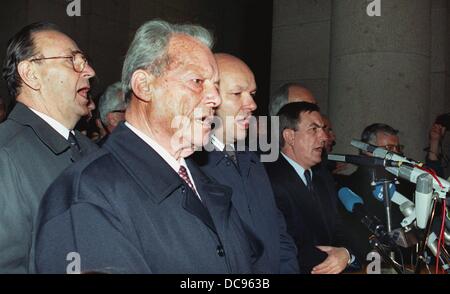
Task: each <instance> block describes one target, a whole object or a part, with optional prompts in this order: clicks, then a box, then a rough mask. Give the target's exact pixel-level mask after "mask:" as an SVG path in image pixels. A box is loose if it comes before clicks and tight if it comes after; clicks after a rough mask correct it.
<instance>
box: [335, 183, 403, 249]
mask: <svg viewBox="0 0 450 294" xmlns="http://www.w3.org/2000/svg"><path fill="white" fill-rule="evenodd" d="M338 197H339V200H340V201H341V203H342V204H343V205H344V207H345V209H346V210H347V211H348V212H350V213H354V214H355V215H356V216H357V217H358V218H360V219H361V223H363V224H364V225H365V226H366V227H367V229H369V231H370V232H371V233H372V234H374V235H375V236H376V237H377V238H378V239H380V241H382V242H383V243H385V244H388V245H390V246H392V245H395V242H394V241H393V240H392V238H391V237H390V236H389V235H388V233H387V231H386V230H385V228H384V226H383V224H382V223H381V221H380V220H379V219H378V218H376V217H373V216H370V215H368V214H367V212H366V210H365V209H364V201H363V200H362V198H361V197H359V196H358V195H356V194H355V193H354V192H353V191H352V190H350V189H349V188H347V187H343V188H341V189H339V191H338Z"/></svg>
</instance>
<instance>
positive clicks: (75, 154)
mask: <svg viewBox="0 0 450 294" xmlns="http://www.w3.org/2000/svg"><path fill="white" fill-rule="evenodd" d="M67 141H68V142H69V144H70V151H71V153H72V160H73V161H77V160H78V159H80V157H81V148H80V144H78V140H77V138H76V137H75V135H74V134H73V133H72V132H69V138H68V139H67Z"/></svg>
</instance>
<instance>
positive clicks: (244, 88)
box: [194, 53, 299, 274]
mask: <svg viewBox="0 0 450 294" xmlns="http://www.w3.org/2000/svg"><path fill="white" fill-rule="evenodd" d="M215 58H216V61H217V65H218V68H219V76H220V87H219V93H220V95H221V98H222V104H221V105H220V106H219V107H218V108H217V112H216V114H217V115H216V118H217V119H218V120H220V121H218V123H217V124H216V128H215V129H214V135H213V136H212V137H211V142H210V144H209V146H208V147H210V148H205V149H207V150H205V151H203V152H197V153H196V154H195V156H194V157H195V159H196V160H197V162H198V163H199V165H200V166H201V168H202V170H203V171H204V172H205V173H206V174H207V175H209V176H210V177H213V178H214V179H216V180H217V181H218V182H220V183H222V184H224V185H227V186H230V187H231V188H232V189H233V196H232V199H231V200H232V202H233V204H234V205H235V206H236V209H237V211H238V212H239V215H240V216H241V217H242V219H243V220H244V221H245V222H246V224H248V225H249V226H250V227H252V228H253V230H254V232H255V233H256V234H257V236H258V238H259V239H260V240H261V241H262V242H263V244H264V254H263V256H262V258H261V259H260V262H259V269H260V271H261V272H264V273H272V274H278V273H298V271H299V270H298V263H297V250H296V247H295V244H294V241H293V239H292V238H291V237H290V236H289V235H288V234H287V232H286V223H285V221H284V217H283V215H282V214H281V212H280V211H279V210H278V208H277V206H276V203H275V198H274V195H273V192H272V187H271V185H270V181H269V179H268V177H267V173H266V171H265V169H264V166H263V164H262V163H261V162H260V159H259V156H258V155H257V154H256V153H255V152H250V151H247V150H245V149H247V148H242V149H243V150H236V149H237V145H236V143H237V142H238V143H239V144H242V147H245V146H244V144H243V141H244V140H245V138H246V136H247V131H248V129H249V126H250V121H251V119H252V118H254V117H253V116H252V113H253V111H255V110H256V107H257V105H256V103H255V101H254V95H255V93H256V83H255V78H254V75H253V73H252V71H251V70H250V68H249V67H248V66H247V65H246V64H245V63H244V62H243V61H242V60H240V59H238V58H237V57H234V56H231V55H229V54H224V53H220V54H215ZM210 150H211V151H210ZM209 151H210V152H209Z"/></svg>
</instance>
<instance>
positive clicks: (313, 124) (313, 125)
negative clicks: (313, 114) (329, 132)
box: [309, 122, 325, 128]
mask: <svg viewBox="0 0 450 294" xmlns="http://www.w3.org/2000/svg"><path fill="white" fill-rule="evenodd" d="M309 127H316V128H324V127H325V125H319V124H318V123H315V122H312V123H310V124H309Z"/></svg>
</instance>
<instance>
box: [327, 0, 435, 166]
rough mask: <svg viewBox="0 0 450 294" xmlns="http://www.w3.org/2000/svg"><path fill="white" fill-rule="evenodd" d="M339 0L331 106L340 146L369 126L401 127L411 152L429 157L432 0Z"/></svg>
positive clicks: (346, 149) (341, 148) (334, 29)
mask: <svg viewBox="0 0 450 294" xmlns="http://www.w3.org/2000/svg"><path fill="white" fill-rule="evenodd" d="M372 2H373V1H355V0H339V1H333V2H332V3H333V6H332V20H331V24H332V25H331V27H332V29H331V36H332V37H331V67H330V95H329V107H330V116H331V120H332V121H333V123H334V129H335V131H336V134H337V138H338V139H337V146H336V151H337V152H356V150H355V149H354V148H353V147H351V146H350V144H349V143H350V140H351V139H352V138H359V137H360V134H361V131H362V130H363V128H364V127H365V126H367V125H368V124H371V123H374V122H383V123H387V124H389V125H392V126H393V127H395V128H397V129H399V130H401V133H400V137H401V142H402V143H403V144H405V145H406V150H405V153H406V154H407V155H409V156H411V157H413V158H417V159H421V158H422V157H424V152H423V151H422V149H423V148H424V147H425V146H426V145H427V142H426V141H425V138H426V134H427V130H428V128H429V108H430V35H431V33H430V31H431V28H430V23H431V19H430V15H431V0H378V2H379V3H380V4H381V16H372V17H370V16H368V14H367V6H368V5H369V4H370V3H372Z"/></svg>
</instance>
